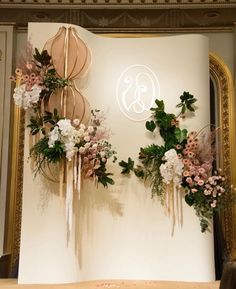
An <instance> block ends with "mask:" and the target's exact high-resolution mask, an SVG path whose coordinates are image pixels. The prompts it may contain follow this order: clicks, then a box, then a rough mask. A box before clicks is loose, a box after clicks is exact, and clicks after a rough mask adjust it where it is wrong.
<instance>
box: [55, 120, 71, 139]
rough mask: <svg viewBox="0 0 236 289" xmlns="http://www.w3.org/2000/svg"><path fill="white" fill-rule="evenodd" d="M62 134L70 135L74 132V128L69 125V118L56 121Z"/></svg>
mask: <svg viewBox="0 0 236 289" xmlns="http://www.w3.org/2000/svg"><path fill="white" fill-rule="evenodd" d="M57 125H58V126H59V129H60V131H61V135H62V136H68V135H72V134H73V133H74V132H75V128H74V127H73V126H72V125H71V120H70V119H61V120H59V121H58V122H57Z"/></svg>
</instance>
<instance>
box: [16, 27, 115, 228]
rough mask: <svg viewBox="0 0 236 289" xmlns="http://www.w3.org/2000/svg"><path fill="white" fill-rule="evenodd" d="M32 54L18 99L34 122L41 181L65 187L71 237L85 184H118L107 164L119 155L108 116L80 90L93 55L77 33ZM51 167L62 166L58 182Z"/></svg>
mask: <svg viewBox="0 0 236 289" xmlns="http://www.w3.org/2000/svg"><path fill="white" fill-rule="evenodd" d="M29 50H30V49H29ZM60 52H61V53H60ZM32 54H33V53H32V48H31V59H30V60H28V61H26V63H25V65H23V66H22V67H21V68H17V69H16V71H15V74H16V75H15V76H12V77H11V79H12V81H14V82H16V88H15V89H14V94H13V98H14V101H15V104H16V105H17V106H19V107H21V108H23V109H24V110H26V111H27V115H28V116H29V124H28V125H27V127H28V128H29V129H30V135H31V141H33V144H32V146H31V149H30V157H31V158H32V160H33V163H34V172H35V175H36V174H37V173H40V174H41V175H43V176H44V177H46V178H47V179H49V180H51V181H54V182H59V187H60V195H61V196H63V195H64V194H65V195H66V217H67V225H68V229H69V231H70V230H71V227H72V211H73V195H74V192H76V193H77V194H78V197H79V196H80V187H81V178H90V179H93V180H95V182H96V183H101V184H102V185H103V186H104V187H107V186H108V185H109V184H111V185H112V184H114V181H113V179H112V178H111V176H112V174H111V173H109V172H107V160H108V159H110V158H113V162H115V161H116V156H115V155H116V152H115V151H114V150H113V149H112V146H111V144H110V143H109V142H108V139H109V135H110V131H109V129H107V128H106V127H105V125H104V121H105V117H104V114H103V113H102V112H100V111H99V110H92V111H91V110H90V107H89V104H88V102H87V100H86V99H85V98H84V97H83V95H82V94H81V93H80V91H79V89H78V88H77V86H76V82H75V80H77V81H80V80H81V79H82V78H83V77H85V74H86V72H87V71H88V66H89V64H90V53H89V50H88V48H87V46H86V45H85V43H84V42H83V41H82V40H81V39H80V38H79V37H78V35H77V33H76V31H75V30H74V29H73V28H71V27H69V28H65V27H61V28H60V29H59V31H58V33H57V35H56V36H55V37H54V38H52V39H50V40H49V41H48V42H47V43H46V44H45V46H44V49H43V50H42V52H41V53H40V52H39V50H38V49H37V48H36V49H35V52H34V54H33V55H32ZM32 136H33V137H32ZM32 139H33V140H32ZM51 165H58V167H59V172H58V176H57V174H56V167H55V166H54V167H52V166H51Z"/></svg>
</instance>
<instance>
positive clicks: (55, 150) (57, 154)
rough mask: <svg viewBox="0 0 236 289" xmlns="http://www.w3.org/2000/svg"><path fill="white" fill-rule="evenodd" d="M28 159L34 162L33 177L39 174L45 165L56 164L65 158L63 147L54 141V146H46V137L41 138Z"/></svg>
mask: <svg viewBox="0 0 236 289" xmlns="http://www.w3.org/2000/svg"><path fill="white" fill-rule="evenodd" d="M30 157H31V158H32V159H33V160H34V161H35V168H36V169H35V175H36V174H37V173H39V172H41V171H42V170H43V169H44V168H45V167H46V165H47V164H50V163H54V164H55V163H57V162H59V161H60V160H61V159H63V158H64V157H65V152H64V148H63V145H62V143H61V142H60V141H56V142H55V145H54V146H53V147H52V148H50V147H49V146H48V137H46V136H44V137H43V138H41V139H40V140H39V141H38V142H37V143H36V144H35V145H34V146H33V147H32V148H31V150H30Z"/></svg>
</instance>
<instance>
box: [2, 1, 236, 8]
mask: <svg viewBox="0 0 236 289" xmlns="http://www.w3.org/2000/svg"><path fill="white" fill-rule="evenodd" d="M233 7H236V0H0V8H13V9H14V8H22V9H25V8H27V9H35V8H40V9H64V8H66V9H104V8H105V9H123V8H125V9H169V8H175V9H186V8H187V9H199V8H200V9H202V8H209V9H215V8H233Z"/></svg>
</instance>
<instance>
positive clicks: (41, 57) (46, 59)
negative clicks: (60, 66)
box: [33, 48, 51, 66]
mask: <svg viewBox="0 0 236 289" xmlns="http://www.w3.org/2000/svg"><path fill="white" fill-rule="evenodd" d="M33 57H34V59H35V60H36V61H37V62H38V63H40V64H41V65H43V66H49V65H50V64H51V56H50V55H49V54H48V52H47V50H43V51H42V52H41V53H40V52H39V50H38V49H37V48H35V54H34V55H33Z"/></svg>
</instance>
